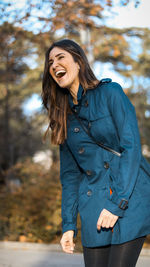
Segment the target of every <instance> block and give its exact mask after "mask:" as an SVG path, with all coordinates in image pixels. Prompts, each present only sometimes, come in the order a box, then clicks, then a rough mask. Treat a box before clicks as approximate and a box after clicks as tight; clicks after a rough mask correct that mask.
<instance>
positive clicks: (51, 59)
mask: <svg viewBox="0 0 150 267" xmlns="http://www.w3.org/2000/svg"><path fill="white" fill-rule="evenodd" d="M60 55H65V54H64V53H59V54H57V55H56V56H55V57H59V56H60ZM50 61H52V59H51V58H49V60H48V62H50Z"/></svg>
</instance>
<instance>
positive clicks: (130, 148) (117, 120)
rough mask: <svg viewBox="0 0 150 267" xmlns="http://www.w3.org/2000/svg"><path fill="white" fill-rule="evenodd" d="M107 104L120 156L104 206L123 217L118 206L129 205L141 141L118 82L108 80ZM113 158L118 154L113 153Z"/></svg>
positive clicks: (139, 158)
mask: <svg viewBox="0 0 150 267" xmlns="http://www.w3.org/2000/svg"><path fill="white" fill-rule="evenodd" d="M105 93H106V96H107V104H108V107H109V109H110V113H111V115H112V119H113V122H114V125H115V128H116V130H117V134H118V137H119V140H120V151H121V152H122V153H121V157H120V158H119V169H118V174H117V175H115V177H113V181H112V183H113V192H112V194H111V196H110V199H109V200H108V201H107V203H106V207H105V208H106V209H108V210H109V211H110V212H112V213H114V214H116V215H118V216H120V217H123V215H124V212H125V210H124V209H122V207H121V208H120V207H119V204H120V202H121V200H123V199H125V200H127V201H128V205H130V196H131V194H132V192H133V189H134V186H135V183H136V179H137V176H138V171H139V167H140V161H141V156H142V153H141V142H140V134H139V129H138V123H137V118H136V112H135V108H134V106H133V105H132V103H131V102H130V100H129V98H128V97H127V95H126V94H125V93H124V91H123V90H122V87H121V86H120V85H119V84H118V83H110V84H109V85H108V87H107V89H106V91H105ZM114 157H117V156H116V155H115V156H114Z"/></svg>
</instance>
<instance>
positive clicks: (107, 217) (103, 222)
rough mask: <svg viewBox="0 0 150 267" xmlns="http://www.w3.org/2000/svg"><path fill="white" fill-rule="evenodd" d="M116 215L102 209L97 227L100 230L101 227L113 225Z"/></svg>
mask: <svg viewBox="0 0 150 267" xmlns="http://www.w3.org/2000/svg"><path fill="white" fill-rule="evenodd" d="M117 220H118V216H116V215H114V214H112V213H111V212H110V211H108V210H106V209H103V210H102V211H101V213H100V216H99V218H98V221H97V229H98V230H100V229H101V227H105V228H112V227H114V225H115V223H116V221H117Z"/></svg>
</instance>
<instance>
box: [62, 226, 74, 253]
mask: <svg viewBox="0 0 150 267" xmlns="http://www.w3.org/2000/svg"><path fill="white" fill-rule="evenodd" d="M73 236H74V231H73V230H69V231H67V232H65V233H64V234H63V235H62V238H61V240H60V244H61V246H62V249H63V251H64V252H67V253H73V251H74V247H75V244H74V243H73Z"/></svg>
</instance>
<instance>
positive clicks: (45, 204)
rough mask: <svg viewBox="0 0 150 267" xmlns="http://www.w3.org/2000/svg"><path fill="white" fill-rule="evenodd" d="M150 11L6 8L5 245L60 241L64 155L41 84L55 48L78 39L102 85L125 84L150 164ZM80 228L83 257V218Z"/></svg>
mask: <svg viewBox="0 0 150 267" xmlns="http://www.w3.org/2000/svg"><path fill="white" fill-rule="evenodd" d="M149 8H150V2H149V1H148V0H143V1H142V0H139V1H136V0H99V1H97V0H80V1H78V0H72V1H71V0H52V1H50V0H22V1H20V0H11V1H9V0H2V1H0V38H1V39H0V40H1V41H0V59H1V60H0V240H5V241H6V240H7V241H20V242H38V243H58V242H59V240H60V236H61V186H60V181H59V152H58V147H57V146H52V145H51V144H50V136H49V137H48V138H47V141H46V142H45V143H43V141H42V137H43V135H44V132H45V130H46V127H47V125H48V119H47V113H46V111H45V110H44V109H43V107H42V103H41V82H42V75H43V67H44V57H45V51H46V50H47V48H48V47H49V46H50V45H51V43H52V42H53V41H55V40H59V39H62V38H70V39H73V40H75V41H76V42H78V43H79V44H80V45H81V46H82V48H83V49H84V50H85V52H86V54H87V56H88V59H89V61H90V64H91V66H92V68H93V70H94V73H95V74H96V76H97V78H98V79H101V78H108V77H110V78H112V80H113V81H116V82H119V83H120V84H121V85H122V87H123V89H124V91H125V93H126V94H127V95H128V97H129V98H130V100H131V101H132V103H133V105H134V106H135V108H136V113H137V118H138V124H139V129H140V134H141V144H142V151H143V155H144V156H145V157H146V158H147V160H148V161H149V162H150V138H149V136H150V21H149V14H148V12H149ZM78 228H79V233H78V237H77V238H76V244H77V247H78V249H79V250H80V249H81V243H80V218H79V217H78ZM149 243H150V237H149V236H148V237H147V239H146V242H145V246H148V245H149Z"/></svg>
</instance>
